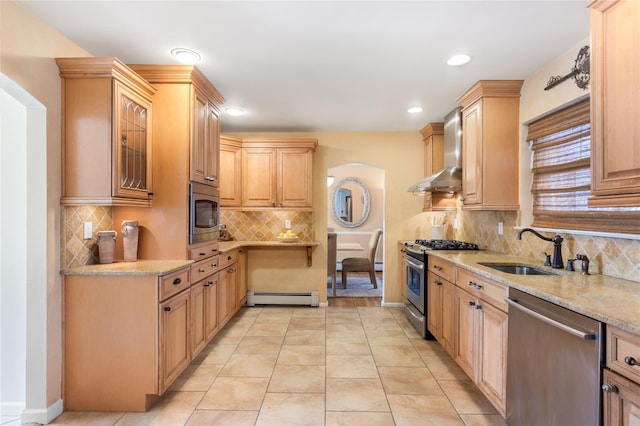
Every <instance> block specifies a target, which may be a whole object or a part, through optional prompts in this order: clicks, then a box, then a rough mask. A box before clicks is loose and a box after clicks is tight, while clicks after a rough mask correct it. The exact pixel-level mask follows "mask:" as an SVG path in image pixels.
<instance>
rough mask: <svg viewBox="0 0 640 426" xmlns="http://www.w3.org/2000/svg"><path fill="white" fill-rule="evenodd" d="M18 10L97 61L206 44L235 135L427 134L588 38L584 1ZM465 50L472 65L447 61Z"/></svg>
mask: <svg viewBox="0 0 640 426" xmlns="http://www.w3.org/2000/svg"><path fill="white" fill-rule="evenodd" d="M19 3H20V4H21V5H22V6H23V7H25V8H26V9H28V10H30V11H31V12H32V13H33V14H35V15H36V16H38V17H39V18H40V19H42V20H43V21H45V22H47V23H48V24H49V25H51V26H52V27H53V28H55V29H57V30H58V31H59V32H61V33H62V34H64V35H65V36H66V37H68V38H69V39H71V40H72V41H74V42H75V43H76V44H78V45H79V46H80V47H82V48H84V49H85V50H87V51H88V52H89V53H90V54H92V55H94V56H115V57H117V58H119V59H120V60H122V61H124V62H125V63H158V64H164V63H175V60H174V59H173V58H172V57H170V56H169V51H170V50H171V49H172V48H175V47H188V48H191V49H194V50H197V51H198V52H200V54H201V55H202V57H203V60H202V62H200V64H199V65H198V67H199V68H200V69H201V70H202V71H203V72H204V74H205V75H206V76H207V77H208V78H209V80H210V81H211V82H212V83H213V84H214V85H215V86H216V88H217V89H218V90H219V91H220V93H221V94H222V95H223V96H224V97H225V99H226V101H227V102H226V105H227V106H241V107H243V108H244V109H245V111H246V114H245V115H243V116H241V117H231V116H228V115H226V114H223V117H222V130H223V131H225V132H232V131H393V130H415V131H417V130H419V129H420V128H422V127H423V126H424V125H425V124H427V123H429V122H432V121H442V119H443V117H444V115H445V114H446V113H447V112H448V111H450V110H451V109H452V108H454V107H455V106H456V104H455V101H456V99H457V97H458V96H460V95H461V94H462V93H464V92H465V91H466V90H467V89H468V88H469V87H470V86H471V85H472V84H473V83H475V82H476V81H477V80H480V79H526V78H527V77H528V76H529V75H531V74H532V73H533V72H535V71H536V70H537V69H539V68H540V67H541V66H543V65H544V64H546V63H548V62H549V61H551V60H552V59H554V58H555V57H557V56H558V55H560V54H562V53H564V52H566V51H567V50H568V49H570V48H571V47H573V46H575V45H576V44H577V43H580V42H581V41H582V40H585V39H586V38H587V37H588V36H589V13H588V9H587V4H588V1H582V0H580V1H578V0H571V1H561V0H554V1H541V0H537V1H408V2H404V1H277V2H266V1H258V2H252V1H194V2H190V1H138V2H118V1H106V2H102V1H19ZM457 53H467V54H469V55H470V56H471V57H472V61H471V62H470V63H469V64H467V65H464V66H461V67H457V68H454V67H450V66H448V65H446V63H445V61H446V59H447V58H448V57H449V56H451V55H453V54H457ZM576 55H577V51H576ZM572 65H573V64H567V70H566V71H567V72H569V71H570V70H571V66H572ZM565 84H570V82H567V83H565ZM416 105H417V106H421V107H423V108H424V111H423V112H422V113H418V114H413V115H410V114H408V113H407V112H406V111H407V109H408V108H409V107H411V106H416Z"/></svg>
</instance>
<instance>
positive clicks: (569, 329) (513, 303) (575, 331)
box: [504, 297, 598, 340]
mask: <svg viewBox="0 0 640 426" xmlns="http://www.w3.org/2000/svg"><path fill="white" fill-rule="evenodd" d="M504 300H505V302H507V303H508V304H509V305H510V306H512V307H514V308H516V309H518V310H520V311H522V312H524V313H526V314H528V315H531V316H532V317H534V318H537V319H539V320H540V321H543V322H545V323H547V324H549V325H551V326H553V327H556V328H559V329H560V330H563V331H565V332H567V333H569V334H571V335H573V336H576V337H579V338H581V339H584V340H595V339H596V338H597V337H598V335H597V333H592V332H590V331H582V330H578V329H576V328H574V327H571V326H569V325H567V324H563V323H561V322H560V321H556V320H554V319H552V318H549V317H547V316H544V315H542V314H541V313H539V312H536V311H534V310H532V309H529V308H527V307H526V306H524V305H521V304H520V303H518V302H517V301H516V300H513V299H510V298H508V297H507V298H506V299H504Z"/></svg>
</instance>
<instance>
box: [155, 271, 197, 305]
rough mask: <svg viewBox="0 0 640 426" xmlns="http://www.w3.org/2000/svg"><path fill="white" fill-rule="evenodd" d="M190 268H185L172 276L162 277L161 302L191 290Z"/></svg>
mask: <svg viewBox="0 0 640 426" xmlns="http://www.w3.org/2000/svg"><path fill="white" fill-rule="evenodd" d="M189 272H190V269H189V268H184V269H181V270H179V271H176V272H174V273H172V274H169V275H165V276H162V277H160V301H163V300H165V299H166V298H168V297H171V296H173V295H174V294H177V293H179V292H181V291H182V290H184V289H186V288H189V286H190V285H191V281H189Z"/></svg>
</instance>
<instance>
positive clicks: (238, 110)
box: [224, 107, 244, 116]
mask: <svg viewBox="0 0 640 426" xmlns="http://www.w3.org/2000/svg"><path fill="white" fill-rule="evenodd" d="M224 112H226V113H227V114H229V115H236V116H237V115H242V114H244V110H243V109H242V108H240V107H227V108H225V109H224Z"/></svg>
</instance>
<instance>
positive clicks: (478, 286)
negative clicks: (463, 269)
mask: <svg viewBox="0 0 640 426" xmlns="http://www.w3.org/2000/svg"><path fill="white" fill-rule="evenodd" d="M468 284H469V286H472V287H475V288H476V290H482V286H481V285H480V284H476V283H474V282H473V281H469V282H468Z"/></svg>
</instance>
